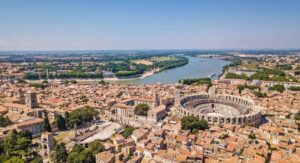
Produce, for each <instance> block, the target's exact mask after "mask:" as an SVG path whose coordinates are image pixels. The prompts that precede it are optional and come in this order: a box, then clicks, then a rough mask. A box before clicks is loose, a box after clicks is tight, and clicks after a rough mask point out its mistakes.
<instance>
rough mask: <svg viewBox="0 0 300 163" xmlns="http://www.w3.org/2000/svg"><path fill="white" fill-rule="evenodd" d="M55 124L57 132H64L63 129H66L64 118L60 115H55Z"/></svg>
mask: <svg viewBox="0 0 300 163" xmlns="http://www.w3.org/2000/svg"><path fill="white" fill-rule="evenodd" d="M55 122H56V124H57V127H58V128H59V130H65V129H67V126H66V120H65V118H64V117H63V116H62V115H57V116H56V117H55Z"/></svg>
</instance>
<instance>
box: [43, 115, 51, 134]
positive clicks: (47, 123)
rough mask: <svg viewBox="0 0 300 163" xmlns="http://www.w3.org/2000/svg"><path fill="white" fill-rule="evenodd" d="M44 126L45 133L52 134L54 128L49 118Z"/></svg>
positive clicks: (46, 118)
mask: <svg viewBox="0 0 300 163" xmlns="http://www.w3.org/2000/svg"><path fill="white" fill-rule="evenodd" d="M43 126H44V131H48V132H52V128H51V125H50V122H49V119H48V117H47V116H46V117H45V118H44V122H43Z"/></svg>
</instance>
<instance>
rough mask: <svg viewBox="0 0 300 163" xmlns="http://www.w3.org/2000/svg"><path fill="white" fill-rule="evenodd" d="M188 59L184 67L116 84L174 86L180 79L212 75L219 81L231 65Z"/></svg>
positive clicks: (215, 60) (195, 58) (207, 60)
mask: <svg viewBox="0 0 300 163" xmlns="http://www.w3.org/2000/svg"><path fill="white" fill-rule="evenodd" d="M186 57H187V58H188V59H189V63H188V64H186V65H184V66H181V67H177V68H173V69H169V70H165V71H162V72H160V73H157V74H154V75H152V76H149V77H146V78H143V79H133V80H126V81H118V82H114V83H128V84H152V83H163V84H174V83H177V82H178V81H179V80H180V79H191V78H200V77H208V75H210V74H211V73H216V74H217V75H216V76H214V77H213V78H212V79H217V78H218V74H221V73H222V69H223V67H224V66H225V65H227V64H230V62H228V61H224V60H218V59H210V58H198V57H189V56H186Z"/></svg>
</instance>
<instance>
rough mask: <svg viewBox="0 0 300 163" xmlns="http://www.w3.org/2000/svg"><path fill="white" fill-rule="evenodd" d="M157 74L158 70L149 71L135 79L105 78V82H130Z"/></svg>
mask: <svg viewBox="0 0 300 163" xmlns="http://www.w3.org/2000/svg"><path fill="white" fill-rule="evenodd" d="M156 72H158V71H157V70H151V71H147V72H145V73H143V74H142V75H141V76H140V77H133V78H117V77H113V78H103V80H104V81H107V82H109V81H128V80H137V79H144V78H146V77H149V76H152V75H154V74H155V73H156Z"/></svg>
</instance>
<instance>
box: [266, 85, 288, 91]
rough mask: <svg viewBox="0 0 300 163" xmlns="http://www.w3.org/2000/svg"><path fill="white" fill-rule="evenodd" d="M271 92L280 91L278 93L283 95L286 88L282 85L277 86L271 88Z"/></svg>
mask: <svg viewBox="0 0 300 163" xmlns="http://www.w3.org/2000/svg"><path fill="white" fill-rule="evenodd" d="M269 90H270V91H278V92H281V93H282V92H283V91H284V86H283V85H281V84H275V85H274V86H272V87H269Z"/></svg>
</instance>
